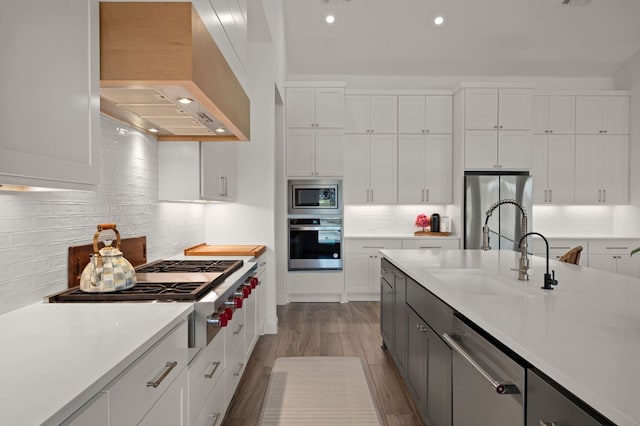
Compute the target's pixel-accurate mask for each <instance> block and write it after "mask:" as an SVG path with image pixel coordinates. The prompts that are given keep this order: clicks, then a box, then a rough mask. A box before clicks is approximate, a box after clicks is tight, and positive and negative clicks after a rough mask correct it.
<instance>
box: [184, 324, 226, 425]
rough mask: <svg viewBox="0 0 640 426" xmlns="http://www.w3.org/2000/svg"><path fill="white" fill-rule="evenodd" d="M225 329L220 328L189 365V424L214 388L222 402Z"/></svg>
mask: <svg viewBox="0 0 640 426" xmlns="http://www.w3.org/2000/svg"><path fill="white" fill-rule="evenodd" d="M226 331H227V329H226V328H222V329H220V331H218V334H216V337H214V339H213V340H212V341H211V342H210V343H209V345H208V346H207V347H206V348H205V349H204V350H202V352H201V353H199V354H198V356H197V357H196V358H195V359H194V360H193V361H192V362H191V364H190V365H189V424H194V421H195V419H196V418H199V417H200V416H201V412H202V411H203V410H206V409H207V404H208V403H207V402H206V401H207V399H208V398H210V396H211V395H212V393H213V392H214V391H215V390H216V389H218V393H217V395H216V397H217V398H218V399H219V400H220V404H224V381H223V380H220V379H221V377H222V376H223V374H224V369H225V359H224V343H225V333H226ZM220 383H222V386H220V385H219V384H220ZM223 414H224V412H222V413H221V417H222V415H223ZM220 420H222V418H221V419H220Z"/></svg>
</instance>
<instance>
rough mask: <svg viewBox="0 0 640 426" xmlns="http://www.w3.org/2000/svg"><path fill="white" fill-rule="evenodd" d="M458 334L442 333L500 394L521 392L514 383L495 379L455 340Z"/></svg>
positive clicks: (450, 344) (455, 349) (452, 346)
mask: <svg viewBox="0 0 640 426" xmlns="http://www.w3.org/2000/svg"><path fill="white" fill-rule="evenodd" d="M455 337H456V336H455V335H454V336H449V335H448V334H447V333H444V334H443V335H442V338H443V339H444V340H445V341H446V342H447V343H448V344H449V346H451V348H452V349H453V350H454V351H456V352H457V353H458V354H460V356H462V358H464V359H465V360H466V361H467V362H468V363H469V364H471V365H472V366H473V367H474V368H475V369H476V370H478V373H480V374H482V376H483V377H484V378H485V379H487V381H488V382H489V383H491V386H493V387H494V388H495V390H496V392H497V393H498V394H500V395H506V394H514V393H515V394H518V393H520V391H519V390H518V387H517V386H516V385H514V384H507V383H500V382H498V381H497V380H496V379H494V378H493V377H492V376H491V375H490V374H489V373H487V372H486V371H485V369H484V368H482V366H480V364H478V363H477V362H476V361H475V360H474V359H473V358H472V357H471V355H469V354H468V353H467V351H465V350H464V349H462V347H461V346H460V345H458V343H457V342H456V341H455V340H454V338H455Z"/></svg>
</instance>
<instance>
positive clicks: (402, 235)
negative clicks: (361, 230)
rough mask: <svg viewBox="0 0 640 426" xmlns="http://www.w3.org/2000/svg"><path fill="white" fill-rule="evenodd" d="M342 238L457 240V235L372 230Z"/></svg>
mask: <svg viewBox="0 0 640 426" xmlns="http://www.w3.org/2000/svg"><path fill="white" fill-rule="evenodd" d="M344 238H353V239H356V238H358V239H360V238H371V239H386V240H390V239H400V240H409V239H413V238H415V239H423V240H429V239H433V238H447V239H456V240H459V239H460V236H459V235H453V234H452V235H448V236H427V235H414V234H413V232H382V233H377V232H372V233H370V234H368V233H367V234H345V235H344Z"/></svg>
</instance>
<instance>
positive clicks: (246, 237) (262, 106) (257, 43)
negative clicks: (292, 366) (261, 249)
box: [205, 1, 284, 333]
mask: <svg viewBox="0 0 640 426" xmlns="http://www.w3.org/2000/svg"><path fill="white" fill-rule="evenodd" d="M275 3H279V1H267V2H265V7H266V5H267V4H275ZM249 7H250V9H249V13H250V15H249V16H254V17H255V18H256V19H260V17H261V16H262V17H264V16H265V15H264V13H263V12H264V11H261V10H258V11H256V10H253V11H252V9H251V8H254V7H260V8H261V7H262V4H261V2H250V3H249ZM264 10H267V9H266V8H265V9H264ZM269 10H270V12H272V13H274V9H273V8H271V9H269ZM275 12H277V10H275ZM275 22H281V20H280V21H278V20H277V19H275ZM274 31H276V32H277V29H276V30H274ZM263 35H264V34H263ZM270 35H271V37H269V38H270V40H266V41H265V40H257V39H256V38H258V37H259V35H256V34H254V35H253V37H252V41H250V43H249V70H248V74H249V88H250V90H249V97H250V98H251V135H252V137H251V141H250V142H248V143H240V144H239V145H238V155H237V167H236V175H237V197H236V202H235V203H225V204H211V205H208V206H206V219H205V240H206V242H207V243H209V244H264V245H266V246H267V253H266V255H267V262H268V267H267V283H268V284H267V312H266V313H267V318H266V324H265V332H266V333H276V332H277V315H276V286H277V282H276V272H275V270H276V268H275V266H276V262H277V261H278V260H279V259H278V258H277V256H276V252H277V250H276V247H275V224H276V211H277V205H276V201H275V199H276V179H277V178H276V173H275V164H276V157H275V156H276V133H277V130H276V116H277V115H276V98H277V89H276V83H277V82H278V81H282V80H283V78H284V76H283V75H278V70H279V69H281V68H282V66H281V65H279V64H278V60H279V58H282V55H280V54H278V51H279V50H284V47H283V46H278V45H277V40H278V38H277V37H273V34H270ZM271 40H274V41H271Z"/></svg>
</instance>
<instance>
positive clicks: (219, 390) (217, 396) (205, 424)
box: [191, 380, 225, 426]
mask: <svg viewBox="0 0 640 426" xmlns="http://www.w3.org/2000/svg"><path fill="white" fill-rule="evenodd" d="M224 400H225V399H224V380H220V381H218V384H216V385H215V386H214V388H213V391H212V392H211V393H210V394H209V398H207V400H206V401H205V403H204V406H203V407H202V411H200V414H198V417H196V418H195V420H194V421H193V422H191V425H192V426H217V425H220V424H221V423H222V419H223V417H224V412H225V405H224Z"/></svg>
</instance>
